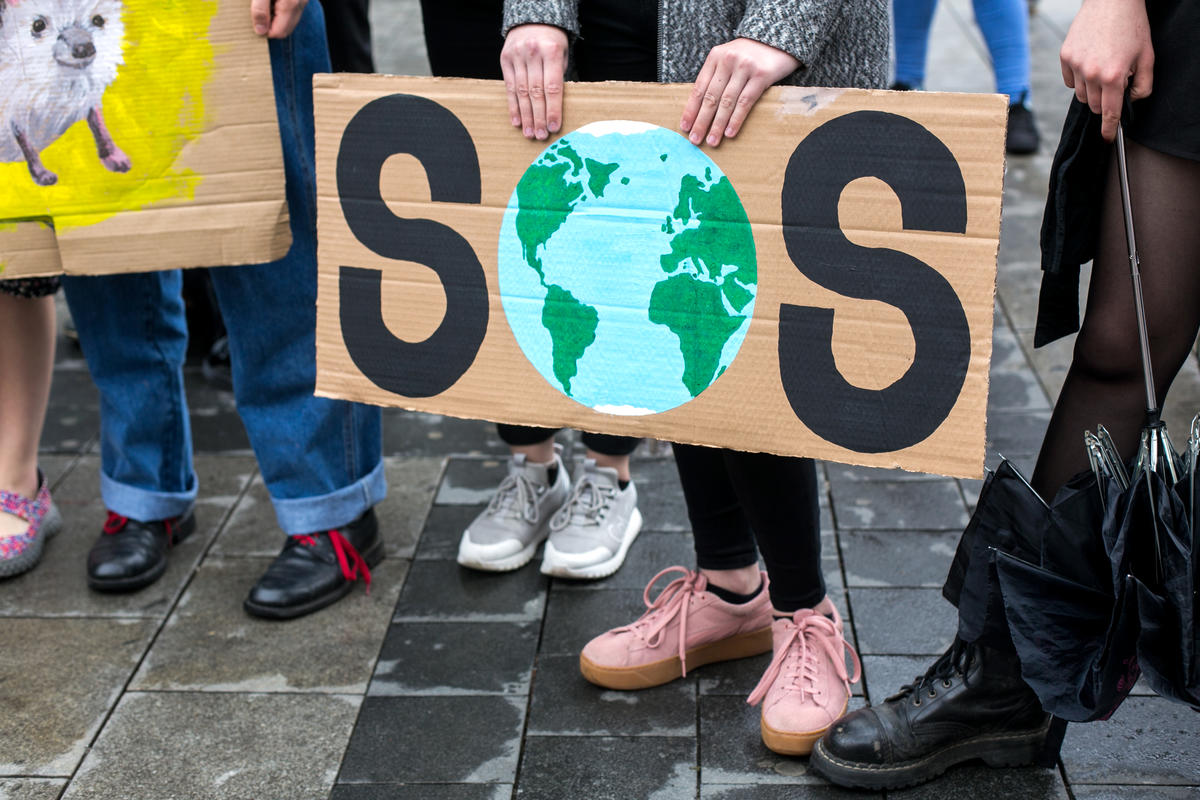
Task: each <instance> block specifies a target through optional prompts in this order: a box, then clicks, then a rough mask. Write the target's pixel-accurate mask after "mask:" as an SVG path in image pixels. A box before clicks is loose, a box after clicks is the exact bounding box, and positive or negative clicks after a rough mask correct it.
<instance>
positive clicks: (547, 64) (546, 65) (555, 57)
mask: <svg viewBox="0 0 1200 800" xmlns="http://www.w3.org/2000/svg"><path fill="white" fill-rule="evenodd" d="M544 55H545V57H544V58H543V60H542V86H543V88H544V90H545V92H546V130H548V131H549V132H550V133H558V131H559V129H560V128H562V117H563V76H564V74H565V73H566V71H567V58H566V57H567V54H566V51H565V50H564V49H563V48H562V47H559V46H558V45H557V44H556V43H553V42H551V43H548V44H547V46H546V47H545V48H544Z"/></svg>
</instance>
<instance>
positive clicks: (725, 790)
mask: <svg viewBox="0 0 1200 800" xmlns="http://www.w3.org/2000/svg"><path fill="white" fill-rule="evenodd" d="M865 797H883V793H882V792H859V791H853V792H852V791H850V790H848V789H839V788H838V787H836V786H827V785H821V784H800V785H770V784H768V785H766V786H723V785H721V784H704V785H702V786H701V787H700V800H854V799H855V798H865Z"/></svg>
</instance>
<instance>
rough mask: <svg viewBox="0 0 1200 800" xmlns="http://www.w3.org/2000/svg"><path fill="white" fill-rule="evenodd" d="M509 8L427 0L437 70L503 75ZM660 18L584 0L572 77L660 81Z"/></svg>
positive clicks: (595, 447) (594, 445) (519, 432)
mask: <svg viewBox="0 0 1200 800" xmlns="http://www.w3.org/2000/svg"><path fill="white" fill-rule="evenodd" d="M503 12H504V3H503V2H484V1H483V0H470V1H468V0H421V13H422V15H423V17H424V21H425V46H426V49H427V50H428V52H429V66H430V68H431V69H432V70H433V74H434V75H439V76H449V77H457V78H483V79H496V80H498V79H499V78H501V77H502V75H501V73H500V50H501V48H502V47H503V46H504V40H503V39H502V38H501V37H500V27H501V24H502V22H503V16H504V14H503ZM657 20H658V3H657V2H656V0H581V2H580V4H579V27H580V30H581V36H580V38H579V40H578V41H577V42H576V43H575V47H574V49H573V50H572V58H573V60H574V67H573V69H574V74H573V76H572V77H574V78H577V79H579V80H585V81H647V82H653V81H655V80H657V79H658V21H657ZM496 430H497V432H498V433H499V434H500V439H501V441H503V442H504V443H505V444H507V445H516V446H521V445H530V444H538V443H539V442H544V441H546V440H547V439H549V438H551V437H552V436H554V434H555V433H556V432H557V429H555V428H533V427H528V426H524V425H497V426H496ZM640 441H641V440H640V439H638V438H637V437H633V436H612V435H607V434H599V433H584V434H583V444H584V447H587V448H588V449H589V450H592V451H594V452H596V453H601V454H603V455H607V456H626V455H629V454H630V453H632V452H633V451H634V450H636V449H637V446H638V442H640Z"/></svg>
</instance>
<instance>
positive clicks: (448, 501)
mask: <svg viewBox="0 0 1200 800" xmlns="http://www.w3.org/2000/svg"><path fill="white" fill-rule="evenodd" d="M507 463H508V456H507V454H505V455H504V456H503V457H499V456H498V457H493V458H451V459H450V460H449V461H448V462H447V463H446V471H445V472H444V473H443V474H442V482H441V484H440V485H439V486H438V491H437V496H436V497H435V498H434V501H433V502H434V503H436V504H437V505H449V506H478V505H485V504H487V503H488V502H490V501H491V499H492V496H493V495H494V494H495V493H496V487H497V486H499V485H500V481H502V480H504V476H505V475H506V474H508V471H507V470H508V467H507Z"/></svg>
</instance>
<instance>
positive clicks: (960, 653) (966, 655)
mask: <svg viewBox="0 0 1200 800" xmlns="http://www.w3.org/2000/svg"><path fill="white" fill-rule="evenodd" d="M975 653H976V649H975V648H974V647H972V646H971V645H970V643H968V642H964V641H963V640H962V639H960V638H958V637H957V636H955V637H954V643H953V644H952V645H950V649H949V650H947V651H946V652H944V653H942V654H941V655H940V656H938V659H937V661H934V662H933V664H931V665H930V667H929V669H927V670H926V671H925V674H924V675H918V676H917V677H916V678H914V679H913V682H912V683H908V684H905V685H904V686H901V687H900V690H899V691H898V692H896V693H895V694H894V695H892V696H891V697H889V698H887V699H888V700H900V699H902V698H904V697H909V696H911V697H912V698H913V703H914V704H915V705H920V704H921V695H922V693H923V692H928V694H929V696H930V697H936V696H937V690H938V688H939V687H940V688H943V689H948V688H950V686H951V685H952V684H951V682H952V681H953V680H954V679H955V678H960V679H961V680H962V681H963V683H966V682H967V674H968V673H969V672H970V670H971V665H972V663H974V661H975Z"/></svg>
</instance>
